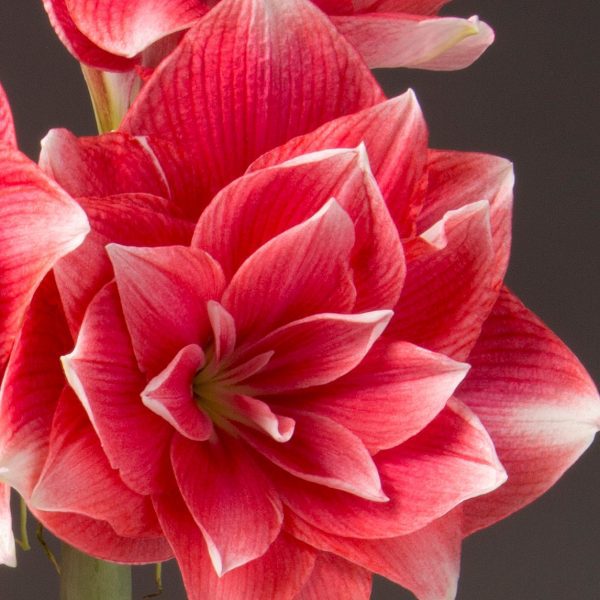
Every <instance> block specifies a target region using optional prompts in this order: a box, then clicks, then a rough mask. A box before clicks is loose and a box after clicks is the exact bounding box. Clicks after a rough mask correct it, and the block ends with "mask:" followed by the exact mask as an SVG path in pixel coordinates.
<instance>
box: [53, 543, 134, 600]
mask: <svg viewBox="0 0 600 600" xmlns="http://www.w3.org/2000/svg"><path fill="white" fill-rule="evenodd" d="M131 592H132V589H131V567H129V566H127V565H117V564H115V563H109V562H105V561H103V560H99V559H97V558H92V557H91V556H88V555H87V554H83V553H82V552H79V550H75V548H72V547H71V546H68V545H67V544H64V543H63V544H62V547H61V576H60V600H84V599H85V600H108V599H110V600H131Z"/></svg>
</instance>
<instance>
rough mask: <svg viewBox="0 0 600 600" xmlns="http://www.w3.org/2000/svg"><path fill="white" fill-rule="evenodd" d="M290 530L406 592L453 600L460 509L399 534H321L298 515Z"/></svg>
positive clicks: (422, 597)
mask: <svg viewBox="0 0 600 600" xmlns="http://www.w3.org/2000/svg"><path fill="white" fill-rule="evenodd" d="M288 529H289V530H290V532H291V533H292V534H293V535H294V536H295V537H297V538H299V539H300V540H303V541H305V542H306V543H308V544H311V545H312V546H315V547H317V548H319V549H321V550H324V551H327V552H333V553H335V554H338V555H340V556H342V557H344V558H345V559H346V560H348V561H350V562H352V563H355V564H356V565H360V566H361V567H363V568H365V569H368V570H369V571H373V572H375V573H378V574H379V575H383V576H384V577H386V578H387V579H391V580H392V581H394V582H396V583H398V584H399V585H401V586H403V587H405V588H407V589H409V590H411V591H412V592H413V593H414V594H415V595H416V597H417V598H418V599H419V600H454V598H456V588H457V583H458V575H459V568H460V546H461V541H462V530H461V513H460V510H458V509H457V510H455V511H451V512H450V513H448V514H447V515H444V516H443V517H441V518H439V519H436V520H435V521H433V522H432V523H430V524H429V525H427V526H426V527H424V528H423V529H419V530H418V531H415V532H414V533H410V534H408V535H403V536H401V537H394V538H387V539H377V540H357V539H353V538H349V537H341V536H333V535H329V534H326V533H324V532H322V531H319V530H318V529H315V528H314V527H311V526H310V525H308V523H305V522H303V521H302V520H301V519H299V518H298V517H294V518H293V519H291V520H290V524H289V525H288Z"/></svg>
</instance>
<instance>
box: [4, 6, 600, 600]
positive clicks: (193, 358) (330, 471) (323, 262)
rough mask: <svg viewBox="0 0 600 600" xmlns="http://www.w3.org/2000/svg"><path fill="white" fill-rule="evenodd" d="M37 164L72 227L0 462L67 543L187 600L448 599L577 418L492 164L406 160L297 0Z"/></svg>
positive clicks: (367, 90)
mask: <svg viewBox="0 0 600 600" xmlns="http://www.w3.org/2000/svg"><path fill="white" fill-rule="evenodd" d="M309 17H310V18H311V19H314V21H311V22H313V27H312V28H311V29H310V31H309V32H307V30H306V28H305V23H306V21H307V19H308V18H309ZM234 67H235V68H234ZM323 82H327V83H326V85H324V84H323ZM40 162H41V165H42V167H43V169H44V170H45V171H46V172H47V173H49V174H51V175H52V176H53V177H54V178H55V179H56V181H57V182H58V183H59V184H60V185H61V186H63V187H64V188H65V190H67V192H68V193H70V194H71V195H72V196H73V197H76V198H77V200H78V202H79V203H80V205H81V206H82V207H83V208H84V209H85V211H86V213H87V215H88V219H89V221H90V223H91V227H92V231H91V233H90V234H89V235H88V237H87V238H86V240H85V242H84V243H83V244H82V246H81V247H80V248H79V249H77V250H76V251H74V252H72V253H71V254H69V255H68V256H66V257H64V258H62V259H61V260H60V261H59V262H58V263H57V264H56V266H55V268H54V269H53V274H52V276H50V277H47V278H46V280H45V283H44V285H43V286H41V287H40V288H39V289H38V291H37V292H36V294H35V296H34V298H33V301H32V302H31V304H30V306H29V309H28V311H27V314H26V316H25V319H24V322H23V326H22V329H21V331H20V334H19V337H18V340H17V342H16V344H15V346H14V349H13V351H12V354H11V357H10V361H9V364H8V368H7V372H6V375H5V379H4V382H3V387H2V399H1V400H2V402H1V404H0V408H1V410H0V448H5V447H6V448H9V449H10V451H11V452H12V454H11V453H10V452H9V453H5V452H0V469H8V472H9V473H10V474H11V478H10V479H7V481H9V482H10V483H11V484H12V485H13V486H14V487H16V488H17V489H18V491H19V492H20V493H22V494H23V495H24V496H25V497H26V498H27V500H28V503H29V505H30V507H31V508H32V509H33V510H34V512H35V513H36V514H37V516H38V517H39V518H40V519H41V520H42V522H44V524H45V525H46V526H47V527H49V528H50V529H51V530H53V531H54V532H56V533H57V535H59V536H60V537H61V538H63V539H65V540H67V541H68V542H70V543H72V544H74V545H76V546H78V547H79V548H81V549H82V550H83V551H86V552H89V553H92V554H95V555H98V556H100V557H103V558H109V559H112V560H117V561H122V562H133V563H135V562H149V561H155V560H163V559H165V558H167V557H169V556H170V555H171V554H172V553H174V554H175V556H176V558H177V560H178V562H179V565H180V567H181V570H182V573H183V577H184V581H185V584H186V588H187V590H188V595H189V597H190V599H191V600H199V599H204V598H211V599H213V598H214V599H223V600H236V599H239V600H245V599H248V598H252V599H258V600H260V599H264V600H272V599H273V598H277V599H278V600H279V599H290V600H292V599H294V600H307V599H311V598H320V599H325V600H327V598H328V597H330V598H332V599H333V598H336V599H337V598H340V597H342V598H345V597H355V598H365V599H366V598H368V596H369V592H370V578H371V573H372V572H376V573H380V574H382V575H384V576H386V577H388V578H390V579H392V580H393V581H395V582H397V583H399V584H400V585H403V586H405V587H407V588H409V589H411V590H413V591H414V592H415V594H416V595H417V596H418V597H419V598H420V599H424V600H439V599H440V598H451V597H453V596H454V593H455V589H456V581H457V576H458V562H459V555H460V543H461V540H462V538H463V537H464V536H465V535H468V534H469V533H470V532H472V531H475V530H477V529H480V528H482V527H486V526H488V525H490V524H492V523H494V522H495V521H497V520H499V519H501V518H503V517H505V516H506V515H508V514H510V513H512V512H514V511H515V510H518V509H519V508H521V507H522V506H524V505H525V504H527V503H529V502H530V501H532V500H533V499H534V498H536V497H537V496H539V495H540V494H541V493H543V492H544V491H545V490H546V489H547V488H548V487H549V486H551V485H552V484H553V483H554V481H555V480H556V479H557V478H558V477H559V476H560V475H561V474H562V473H563V472H564V470H565V469H566V468H567V467H568V466H569V465H570V464H572V462H573V461H574V460H575V459H576V458H577V457H578V456H579V455H580V454H581V452H583V450H584V449H585V448H586V447H587V446H588V445H589V443H590V442H591V440H592V439H593V436H594V434H595V432H596V430H597V429H598V426H599V425H600V402H599V399H598V394H597V391H596V389H595V387H594V385H593V383H592V382H591V381H590V379H589V377H588V375H587V374H586V373H585V371H584V370H583V368H582V367H581V365H580V364H579V363H578V362H577V359H576V358H575V357H574V356H573V355H572V354H571V353H570V352H569V351H568V349H566V348H565V347H564V345H563V344H562V343H561V342H560V341H559V340H558V339H557V338H556V337H555V336H554V335H553V334H552V333H551V332H549V331H548V330H547V329H546V328H545V327H544V326H543V325H542V324H541V323H540V322H539V321H538V320H537V318H536V317H534V316H533V315H532V314H531V313H530V312H529V311H528V310H527V309H526V308H524V307H523V305H522V304H521V303H520V302H519V301H518V300H517V299H516V298H515V297H514V296H513V295H512V294H511V293H510V292H509V291H507V290H506V289H505V288H504V287H503V285H502V280H503V277H504V273H505V269H506V264H507V261H508V253H509V243H510V212H511V201H512V197H511V190H512V170H511V165H510V163H508V162H507V161H505V160H503V159H499V158H496V157H492V156H486V155H481V154H467V153H460V152H448V151H436V150H430V149H429V148H428V146H427V132H426V127H425V124H424V122H423V119H422V116H421V113H420V110H419V108H418V105H417V103H416V101H415V99H414V96H413V95H412V93H410V92H409V93H407V94H405V95H403V96H400V97H399V98H395V99H391V100H386V99H385V98H384V96H383V94H382V93H381V91H380V89H379V88H378V86H377V84H376V83H375V81H374V80H373V78H372V77H371V75H370V73H369V72H368V69H367V67H366V66H365V65H364V64H363V62H362V61H360V60H358V59H357V58H356V55H355V53H354V52H353V51H352V50H351V49H350V48H349V47H348V45H347V44H346V43H345V42H344V40H343V39H341V37H340V36H339V34H338V33H337V32H336V31H335V29H333V28H332V27H331V26H330V25H329V23H328V21H327V20H325V19H324V18H322V17H320V16H319V13H317V12H316V11H315V9H314V8H313V7H312V6H311V5H310V4H307V3H305V2H301V1H300V0H298V1H297V2H295V10H294V11H287V10H284V9H283V8H282V5H281V4H280V3H277V2H275V1H274V0H273V1H272V2H268V3H266V2H258V0H257V1H255V2H248V3H240V2H234V1H231V0H224V1H223V2H222V3H220V4H219V5H218V6H217V7H216V8H215V9H213V10H212V11H210V13H208V14H207V16H206V17H205V18H204V19H202V21H201V22H200V23H199V24H198V25H196V26H195V27H194V28H193V29H192V30H191V31H190V32H189V33H188V34H187V35H186V37H185V38H184V40H183V42H182V43H181V44H180V46H179V47H178V49H177V50H176V51H175V52H174V53H173V54H172V55H171V56H170V57H169V58H168V59H167V60H166V61H165V62H163V64H162V65H161V66H160V67H159V68H158V69H157V71H156V72H155V73H154V75H153V76H152V78H151V79H150V80H149V82H148V83H147V85H146V86H145V88H144V90H143V91H142V93H141V94H140V96H139V98H138V100H137V101H136V103H135V105H134V106H133V107H132V109H131V111H130V113H129V114H128V116H127V119H126V121H125V123H124V125H123V128H122V131H120V132H118V133H112V134H107V135H104V136H100V137H97V138H82V139H77V138H75V137H74V136H72V135H71V134H69V133H68V132H65V131H61V130H58V131H53V132H51V133H50V135H49V136H48V137H47V138H46V140H45V142H44V146H43V151H42V157H41V161H40ZM61 357H62V364H63V365H64V368H65V372H66V375H67V379H68V383H67V381H65V378H64V374H63V371H62V367H61ZM9 442H10V443H9ZM540 449H542V450H540ZM10 461H12V463H11V462H10ZM11 464H13V465H15V467H14V468H13V470H12V471H11V470H10V465H11ZM20 465H23V467H22V468H17V467H19V466H20ZM3 472H4V471H3ZM82 483H83V485H82ZM324 582H327V585H325V584H324Z"/></svg>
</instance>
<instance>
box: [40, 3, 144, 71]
mask: <svg viewBox="0 0 600 600" xmlns="http://www.w3.org/2000/svg"><path fill="white" fill-rule="evenodd" d="M42 2H43V3H44V8H45V9H46V12H47V13H48V16H49V17H50V23H52V26H53V27H54V30H55V31H56V34H57V35H58V37H59V38H60V40H61V41H62V43H63V44H64V45H65V46H66V47H67V49H68V50H69V52H71V54H73V56H75V58H77V60H80V61H81V62H85V63H88V64H92V65H95V66H97V67H101V68H104V69H112V70H117V71H125V70H128V69H132V68H133V66H134V65H135V61H132V60H129V59H126V58H123V57H121V56H114V55H112V54H110V53H109V52H106V51H105V50H103V49H102V48H99V47H98V46H97V45H96V44H95V43H94V42H92V41H91V40H90V39H89V38H87V37H86V36H85V35H84V34H83V33H81V31H80V30H79V29H78V27H77V25H76V24H75V22H74V21H73V18H72V17H71V14H70V13H69V8H68V6H67V3H66V0H42Z"/></svg>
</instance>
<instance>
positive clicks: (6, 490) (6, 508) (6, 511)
mask: <svg viewBox="0 0 600 600" xmlns="http://www.w3.org/2000/svg"><path fill="white" fill-rule="evenodd" d="M0 565H7V566H9V567H16V566H17V549H16V546H15V536H14V534H13V530H12V516H11V514H10V486H9V485H6V484H4V483H0Z"/></svg>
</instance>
